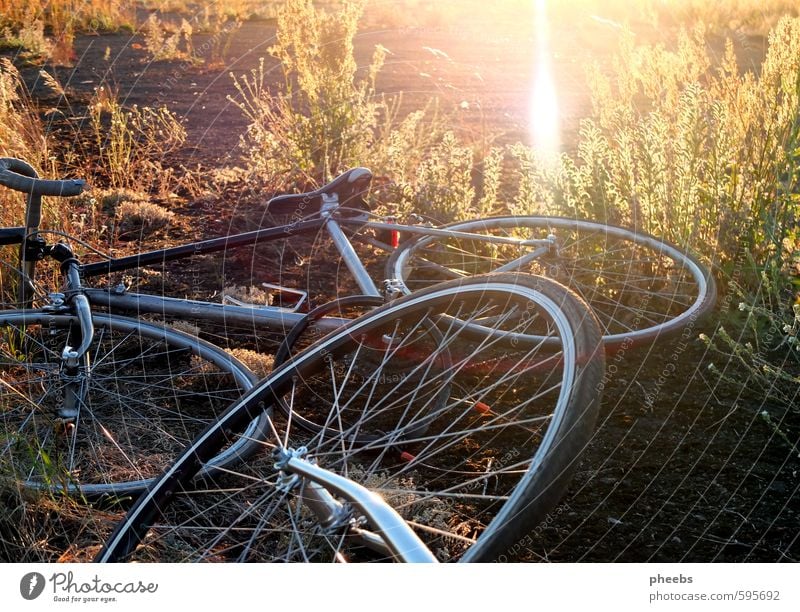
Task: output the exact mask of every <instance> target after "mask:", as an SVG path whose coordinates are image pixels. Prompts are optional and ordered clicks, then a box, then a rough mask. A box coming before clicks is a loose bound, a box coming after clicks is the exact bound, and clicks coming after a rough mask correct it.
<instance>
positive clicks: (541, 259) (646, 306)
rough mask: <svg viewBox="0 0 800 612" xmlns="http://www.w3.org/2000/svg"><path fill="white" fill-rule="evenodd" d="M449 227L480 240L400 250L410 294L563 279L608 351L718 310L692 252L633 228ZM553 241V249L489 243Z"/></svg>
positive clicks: (512, 222) (484, 222) (560, 224)
mask: <svg viewBox="0 0 800 612" xmlns="http://www.w3.org/2000/svg"><path fill="white" fill-rule="evenodd" d="M445 228H446V229H452V230H458V231H459V232H468V233H471V234H475V238H474V239H472V238H464V237H458V238H452V237H440V236H422V237H418V238H412V239H410V240H407V241H405V242H404V243H403V244H401V245H400V246H399V247H398V249H397V250H396V251H395V252H394V253H392V256H391V257H390V259H389V261H388V262H387V267H386V275H387V277H388V278H396V279H400V280H402V281H404V283H405V289H406V291H408V292H411V291H418V290H419V289H421V288H423V287H427V286H430V285H431V284H433V283H437V282H440V281H443V280H448V279H451V278H461V277H466V276H472V275H475V274H482V273H486V272H492V271H496V270H503V271H511V270H514V271H518V272H528V273H532V274H539V275H543V276H547V277H550V278H553V279H554V280H557V281H558V282H560V283H562V284H564V285H566V286H568V287H569V288H570V289H572V290H573V291H575V292H576V293H577V294H578V295H580V296H581V297H582V298H583V299H584V300H585V301H586V303H587V304H589V305H590V306H591V308H592V309H593V311H594V313H595V315H596V316H597V319H598V321H599V322H600V326H601V329H602V332H603V342H604V344H605V345H606V348H607V349H609V348H614V347H617V346H619V345H621V344H623V343H627V344H631V345H632V344H638V343H644V342H648V341H653V340H655V339H656V338H659V337H665V336H667V335H670V334H674V333H676V332H680V331H682V330H683V329H685V328H686V326H692V325H693V324H694V321H695V320H696V319H697V318H698V317H699V316H701V315H703V314H704V313H706V312H708V311H709V310H710V309H711V308H712V307H713V305H714V300H715V299H716V289H715V286H714V281H713V278H712V277H711V275H710V274H709V273H708V271H707V270H706V269H705V268H704V267H703V266H702V264H700V263H699V262H698V261H697V259H695V258H694V257H693V256H692V255H690V254H689V253H688V252H687V251H686V249H681V248H679V247H677V246H675V245H673V244H670V243H668V242H666V241H664V240H660V239H658V238H655V237H653V236H650V235H648V234H644V233H640V232H635V231H632V230H629V229H625V228H621V227H616V226H613V225H607V224H603V223H595V222H592V221H584V220H579V219H567V218H560V217H524V216H519V217H517V216H513V217H493V218H489V219H480V220H477V221H467V222H461V223H454V224H450V225H447V226H445ZM485 236H503V237H509V238H515V239H517V240H542V239H547V238H548V237H549V236H551V237H553V247H552V248H548V247H546V246H541V245H529V246H516V245H507V244H495V243H489V242H487V241H486V240H485V239H484V238H483V237H485Z"/></svg>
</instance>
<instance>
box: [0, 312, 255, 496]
mask: <svg viewBox="0 0 800 612" xmlns="http://www.w3.org/2000/svg"><path fill="white" fill-rule="evenodd" d="M93 322H94V325H95V330H96V333H95V342H94V344H93V346H92V347H91V348H90V349H89V352H88V353H87V355H88V361H89V364H90V365H89V367H88V371H87V372H86V373H85V374H84V379H83V382H82V383H81V384H82V385H84V387H83V388H84V389H85V390H84V393H85V396H84V400H83V402H82V405H81V408H80V413H79V416H78V417H77V418H76V419H75V420H74V421H73V423H72V429H73V431H72V433H68V434H67V435H66V436H65V438H64V439H62V440H58V439H56V437H57V436H59V435H61V433H62V431H61V429H60V428H61V427H62V426H67V427H68V426H69V424H68V423H67V424H66V425H65V424H64V423H61V422H59V418H58V414H57V404H58V402H59V401H60V398H59V393H60V392H61V389H63V388H64V387H65V385H66V383H65V382H64V380H63V377H61V376H60V374H59V371H58V369H59V367H60V360H59V358H58V355H57V352H58V351H59V350H60V349H62V348H63V346H58V344H57V343H58V342H61V341H62V340H63V338H64V337H67V335H68V334H69V329H70V328H71V327H72V326H77V319H76V317H74V316H72V315H69V314H54V313H50V312H43V311H35V310H31V311H18V312H4V313H0V328H2V329H4V331H5V333H6V336H5V337H6V338H8V337H9V335H10V334H17V335H19V334H21V335H22V337H24V338H26V342H29V343H30V346H31V347H32V348H30V350H29V351H28V353H27V354H23V355H21V356H15V355H13V354H12V353H10V352H9V343H8V342H5V343H4V344H3V351H2V356H3V360H2V367H3V368H4V369H5V370H6V371H7V372H13V373H14V374H15V375H17V376H19V377H20V378H19V379H18V380H17V395H20V396H22V395H23V394H27V393H31V395H33V393H34V392H37V393H38V397H37V399H36V401H34V402H33V403H31V402H29V401H24V398H23V397H21V398H20V401H18V402H16V403H11V404H9V403H8V402H6V403H5V408H6V409H5V410H4V414H3V432H2V433H3V438H4V440H5V442H4V443H3V444H0V451H2V453H0V457H2V458H3V459H4V460H8V462H9V463H10V464H12V465H13V466H14V470H13V473H15V474H16V482H17V483H18V484H19V485H21V486H23V487H25V488H30V489H40V490H50V491H54V492H56V491H57V492H61V493H67V494H78V495H84V496H88V497H93V496H97V495H131V494H134V493H139V492H141V491H142V490H143V489H145V488H146V487H147V486H148V485H150V484H151V483H152V482H153V480H154V479H155V478H156V476H157V475H158V474H159V473H160V472H161V471H162V470H163V468H165V467H166V466H167V465H168V464H169V462H171V461H172V459H174V457H175V456H177V454H178V452H179V451H180V450H181V448H182V444H181V436H182V437H183V439H185V442H186V443H188V442H189V441H190V440H191V437H194V435H196V434H193V433H192V432H193V431H194V430H195V429H197V424H196V423H193V420H194V419H195V414H194V413H193V412H192V411H191V408H192V407H198V406H203V405H204V404H209V406H210V405H211V404H212V403H213V404H214V405H216V406H217V407H218V408H217V409H218V410H220V411H221V410H222V409H223V407H224V406H226V404H227V403H228V401H227V399H226V396H227V395H228V394H233V395H234V397H231V398H230V399H231V401H232V400H233V399H235V397H238V396H240V395H241V394H242V393H244V392H246V391H247V390H249V389H250V388H252V386H253V383H254V380H255V377H254V376H253V374H252V373H250V371H249V370H247V368H245V367H244V366H243V365H242V364H241V363H239V362H238V361H237V360H236V359H234V358H233V357H232V356H230V355H229V354H227V353H225V352H224V351H222V350H221V349H218V348H217V347H214V346H213V345H210V344H208V343H206V342H204V341H202V340H200V339H199V338H196V337H193V336H190V335H188V334H184V333H182V332H179V331H177V330H173V329H169V328H166V327H162V326H159V325H155V324H150V323H144V322H141V321H137V320H133V319H127V318H125V317H118V316H115V315H102V314H96V315H93ZM47 335H54V336H56V340H55V341H54V342H55V344H54V345H53V346H50V345H49V344H48V345H47V346H46V342H48V340H46V337H47ZM45 347H46V348H45ZM187 360H188V361H187ZM220 377H223V378H225V382H224V383H223V382H219V381H218V380H217V379H219V378H220ZM179 384H180V385H183V386H182V387H180V388H179V387H178V385H179ZM20 390H21V391H20ZM2 393H3V395H4V396H6V397H8V395H9V393H10V392H9V387H8V386H5V387H4V389H3V391H2ZM34 404H35V405H34ZM184 408H185V412H186V414H183V412H182V411H184ZM203 409H204V410H205V409H206V407H204V406H203ZM159 414H162V415H163V418H165V419H167V420H166V421H165V423H169V420H170V418H171V419H172V421H173V423H174V424H175V425H176V429H175V430H174V431H168V430H167V429H165V430H164V431H163V435H162V434H161V432H160V431H159V430H158V422H157V421H156V420H154V421H152V422H146V421H145V420H144V419H145V417H146V416H148V415H151V416H154V417H156V419H157V418H158V415H159ZM128 415H130V416H128ZM203 426H204V425H203ZM30 427H33V428H35V429H33V430H31V429H29V428H30ZM263 427H264V422H263V420H254V422H253V423H251V424H249V425H248V427H247V428H246V432H247V435H248V437H249V438H252V440H256V439H258V438H259V437H262V436H263ZM148 430H149V431H148ZM198 431H199V429H198ZM148 436H149V437H148ZM159 436H160V438H159ZM189 436H191V437H189ZM172 438H174V439H172ZM168 439H172V441H171V442H169V443H166V444H165V440H168ZM148 441H152V442H154V443H155V444H154V446H153V447H152V448H150V447H149V445H148ZM20 445H22V447H21V446H20ZM37 445H40V449H38V450H37ZM255 447H256V444H255V442H252V443H250V442H248V441H247V438H243V439H242V440H241V441H240V442H238V443H237V444H234V445H231V446H230V447H228V448H225V449H221V453H220V454H219V455H218V456H215V457H213V458H211V460H210V461H209V462H208V464H207V465H206V466H205V467H204V471H205V472H211V471H213V470H216V469H219V468H220V467H222V466H225V465H228V464H230V463H234V462H236V461H239V460H241V459H242V458H244V457H245V456H247V454H248V453H249V452H252V450H254V449H255ZM26 448H27V449H33V450H34V451H35V452H36V453H37V455H36V456H35V457H30V458H29V459H28V460H26V461H23V462H22V464H20V463H18V462H17V461H18V459H19V457H20V454H19V453H20V449H22V450H25V449H26ZM112 456H116V460H112V459H111V457H112ZM15 462H16V463H15ZM41 462H44V463H45V465H44V466H42V465H40V463H41ZM90 463H92V464H93V465H92V466H91V468H90V467H89V464H90ZM143 474H144V475H143Z"/></svg>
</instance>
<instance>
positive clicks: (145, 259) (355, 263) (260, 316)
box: [79, 197, 553, 331]
mask: <svg viewBox="0 0 800 612" xmlns="http://www.w3.org/2000/svg"><path fill="white" fill-rule="evenodd" d="M338 206H339V204H338V201H337V200H336V198H335V197H332V198H330V199H329V200H328V201H326V203H325V206H324V207H323V209H322V211H321V214H320V215H319V217H318V218H314V219H310V220H302V221H295V222H293V223H290V224H286V225H281V226H276V227H269V228H264V229H259V230H255V231H251V232H246V233H241V234H236V235H233V236H225V237H221V238H213V239H209V240H204V241H200V242H194V243H189V244H185V245H181V246H178V247H172V248H168V249H160V250H155V251H149V252H146V253H140V254H137V255H131V256H128V257H122V258H118V259H111V260H109V261H105V262H98V263H91V264H83V265H81V266H80V267H79V271H80V273H81V276H82V277H84V278H90V277H96V276H101V275H104V274H107V273H110V272H118V271H122V270H129V269H134V268H139V267H142V266H147V265H153V264H160V263H164V262H167V261H175V260H180V259H185V258H188V257H192V256H196V255H203V254H208V253H215V252H220V251H225V250H228V249H233V248H239V247H244V246H250V245H253V244H255V243H257V242H265V241H273V240H283V239H286V238H290V237H292V236H296V235H300V234H309V233H316V232H318V231H320V230H324V231H326V232H327V233H328V235H329V236H330V237H331V239H332V240H333V244H334V247H335V248H336V250H337V252H338V253H339V255H340V256H341V257H342V259H343V261H344V263H345V265H346V266H347V268H348V270H349V271H350V273H351V274H352V276H353V278H354V279H355V281H356V283H357V284H358V286H359V289H360V290H361V291H362V292H363V294H364V295H370V296H374V297H386V296H385V293H384V292H383V291H381V290H380V289H379V287H378V285H377V284H376V283H375V282H374V281H373V280H372V278H371V277H370V275H369V273H368V272H367V269H366V267H365V266H364V264H363V262H362V261H361V259H360V258H359V256H358V254H357V253H356V251H355V249H354V248H353V245H352V243H351V242H350V240H349V239H348V237H347V236H346V234H345V233H344V231H343V230H342V225H348V226H354V227H358V228H361V229H363V228H368V229H384V230H391V231H399V232H407V233H411V234H419V235H424V236H449V237H454V238H459V237H462V238H471V239H474V238H475V235H474V234H470V233H466V232H457V231H452V230H444V229H436V228H430V227H422V226H414V225H400V224H396V223H382V222H375V221H370V220H367V219H365V218H364V217H363V216H361V217H356V218H349V217H343V218H337V217H336V215H335V213H336V211H337V209H338ZM481 240H482V241H485V242H492V243H497V244H510V245H515V246H518V247H524V246H536V247H539V248H537V249H535V250H533V251H531V252H530V253H527V254H526V255H524V256H523V257H521V258H520V259H518V260H517V263H516V266H520V265H522V262H524V261H528V260H530V258H532V257H538V256H540V255H542V254H543V253H544V252H546V251H547V250H549V249H550V248H551V247H552V245H553V241H552V240H551V239H537V240H516V239H513V238H506V237H502V236H482V237H481ZM384 246H385V248H387V249H389V248H391V247H389V245H384ZM512 263H514V262H512ZM504 268H505V269H512V268H513V266H511V265H510V264H509V265H506V266H504ZM503 271H505V270H503ZM385 282H386V281H385ZM390 282H400V281H398V280H396V279H391V281H390ZM82 291H83V293H84V294H85V295H86V296H87V298H88V299H89V302H90V303H91V304H93V305H95V306H102V307H105V308H108V309H110V310H112V311H125V310H127V311H134V312H137V313H148V314H161V315H170V316H176V317H187V318H197V319H202V320H208V321H213V322H217V323H225V324H234V325H265V326H267V327H270V328H273V329H278V330H285V329H288V328H291V327H292V326H293V325H294V324H296V323H297V322H299V321H300V320H301V319H302V318H303V316H304V314H303V313H299V312H294V311H293V310H291V309H287V308H282V307H277V306H252V307H250V306H241V305H236V304H219V303H214V302H206V301H200V300H190V299H180V298H170V297H164V296H154V295H148V294H140V293H134V292H129V291H127V290H125V288H124V287H121V288H117V289H111V290H107V289H93V288H83V289H82ZM343 323H344V320H343V319H339V318H336V317H324V318H323V319H322V320H320V321H319V325H320V329H321V330H322V331H331V330H332V329H335V328H336V327H339V326H340V325H342V324H343Z"/></svg>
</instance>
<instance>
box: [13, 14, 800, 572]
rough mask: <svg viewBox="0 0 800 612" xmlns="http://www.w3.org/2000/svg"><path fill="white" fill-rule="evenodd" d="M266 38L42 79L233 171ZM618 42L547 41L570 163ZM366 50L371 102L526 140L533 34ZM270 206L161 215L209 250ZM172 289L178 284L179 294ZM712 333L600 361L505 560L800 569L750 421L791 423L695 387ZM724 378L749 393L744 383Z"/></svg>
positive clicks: (34, 78)
mask: <svg viewBox="0 0 800 612" xmlns="http://www.w3.org/2000/svg"><path fill="white" fill-rule="evenodd" d="M651 34H652V33H651ZM274 35H275V24H274V23H272V22H265V21H253V22H247V23H245V24H244V25H243V27H242V28H241V30H239V32H238V33H237V34H236V35H235V37H234V38H233V40H232V42H231V46H230V49H229V51H228V54H227V58H226V61H225V65H224V66H221V67H215V68H208V67H206V66H197V65H193V64H190V63H182V62H154V63H151V62H148V60H147V56H146V53H145V51H144V50H143V48H142V47H141V45H142V41H141V40H140V39H139V38H138V37H135V36H131V35H128V34H112V35H103V36H80V37H78V38H77V40H76V53H77V61H76V63H75V65H74V67H70V68H56V69H55V71H56V73H57V75H58V78H59V80H60V81H61V83H62V84H63V85H65V87H67V88H68V90H70V91H71V92H73V94H74V96H75V99H78V100H79V99H80V97H81V96H88V94H89V93H90V92H91V91H92V90H93V88H95V87H98V86H100V85H108V84H109V83H111V84H113V86H114V87H115V88H117V90H118V92H119V96H120V99H121V100H123V101H124V102H125V103H126V104H128V105H131V104H138V105H140V106H144V105H155V104H157V103H162V104H166V105H167V106H168V107H169V108H170V109H172V110H173V111H175V112H176V113H177V114H178V115H179V116H180V117H181V118H182V119H183V120H184V123H185V126H186V129H187V131H188V145H187V147H186V148H185V149H184V150H182V151H181V152H180V153H179V155H178V156H176V158H175V159H174V160H171V163H172V164H173V165H176V166H177V165H179V164H183V165H185V166H187V167H194V166H196V165H197V164H200V165H201V167H202V168H222V167H224V166H231V165H237V164H239V165H241V163H242V152H241V150H240V149H239V148H238V142H239V136H240V135H241V134H242V133H243V132H244V130H245V128H246V121H245V119H244V117H243V116H242V115H241V113H240V112H239V110H238V109H237V108H236V107H235V105H234V104H233V103H232V102H231V101H230V100H229V99H228V96H230V95H234V94H235V90H234V88H233V86H232V81H231V78H230V76H229V72H234V73H237V74H238V73H243V72H245V71H247V70H249V69H251V68H253V67H255V66H256V65H257V62H258V59H259V58H260V57H265V56H267V52H266V50H267V48H268V47H269V45H270V44H271V42H272V41H273V40H274ZM617 35H618V32H617V31H616V29H615V28H614V27H613V25H608V24H603V23H600V22H596V21H591V20H587V21H585V22H580V23H573V24H565V25H562V26H561V27H560V29H559V30H558V31H555V32H552V33H551V40H552V42H553V51H552V59H553V61H554V70H553V74H554V76H555V80H556V87H557V90H558V92H559V97H560V104H561V115H562V119H563V130H564V137H563V140H564V142H565V143H566V146H567V148H568V149H569V148H570V147H571V146H574V143H575V140H576V132H577V128H578V122H579V119H580V118H581V117H584V116H587V115H588V114H590V112H591V108H590V106H589V98H588V93H587V90H586V86H585V83H584V72H583V69H584V66H585V65H586V63H587V62H589V61H592V60H597V61H600V62H601V63H603V62H606V63H607V62H608V61H609V59H610V56H609V53H610V51H609V50H610V46H609V43H610V42H611V41H613V40H614V38H615V37H616V36H617ZM207 38H208V37H206V36H204V35H198V36H196V39H195V48H196V49H197V50H198V52H199V53H201V54H202V53H203V50H204V49H206V48H207V47H206V45H205V43H206V42H207ZM376 44H381V45H383V46H384V47H386V48H387V49H388V50H389V52H390V54H389V55H388V58H387V64H386V67H385V68H384V70H383V72H382V73H381V75H380V80H379V86H380V89H381V90H382V91H385V92H387V93H399V92H402V94H403V104H404V105H405V107H406V108H408V109H409V110H410V109H413V108H420V107H422V106H423V105H424V104H425V103H426V102H427V101H428V100H429V99H430V98H431V97H433V96H436V97H438V98H439V99H440V100H441V107H442V108H443V109H446V110H452V111H453V112H454V113H455V115H454V116H455V123H456V126H457V127H458V128H459V129H461V130H464V131H465V132H469V133H471V134H472V135H473V136H474V137H477V138H484V139H486V140H487V141H496V142H512V141H516V140H521V141H527V140H528V138H529V136H528V133H527V126H528V124H529V119H528V113H529V110H528V108H529V103H530V97H531V87H532V86H531V83H532V76H533V69H534V58H533V56H534V53H533V48H534V41H533V38H532V29H531V28H513V27H508V24H504V23H499V24H495V25H494V26H492V27H480V26H479V25H476V24H473V25H460V26H442V27H418V28H380V27H378V26H374V27H372V28H371V29H368V30H366V31H363V32H362V33H361V34H359V36H358V37H357V40H356V55H357V58H358V61H359V65H360V66H367V65H368V62H369V58H370V57H371V55H372V51H373V48H374V46H375V45H376ZM763 50H764V41H763V39H759V38H757V37H754V38H752V39H750V40H749V46H748V47H747V49H746V50H745V52H744V53H745V55H744V56H743V59H745V60H746V61H750V62H757V60H758V58H759V57H760V55H763ZM106 58H108V59H106ZM267 66H269V67H270V68H272V69H273V71H272V73H271V74H273V75H274V76H275V82H276V84H277V83H278V81H279V79H280V75H279V71H278V70H277V66H276V65H275V61H274V60H272V59H269V58H268V59H267ZM50 69H51V68H48V70H50ZM38 71H39V67H36V66H29V67H26V68H24V74H25V76H26V79H27V81H28V82H29V84H30V85H31V87H32V88H33V92H34V96H38V97H40V98H41V99H42V100H43V105H44V106H46V105H47V104H48V101H52V97H51V95H50V94H49V93H48V92H47V91H46V90H45V88H44V86H43V84H42V82H41V79H40V78H39V76H38ZM462 103H463V104H462ZM76 114H79V109H78V110H76ZM73 120H76V119H75V118H74V117H73ZM364 165H367V166H368V165H369V160H365V161H364ZM271 195H272V194H257V197H253V196H252V194H244V195H242V194H239V196H236V195H235V194H234V195H232V196H231V197H232V199H231V200H228V201H226V202H220V201H209V200H191V199H190V200H188V201H185V200H184V201H180V202H177V203H175V204H174V209H175V211H176V212H177V213H178V214H180V215H182V216H183V218H184V223H183V225H182V230H181V232H180V234H183V235H191V236H195V237H198V238H199V237H212V236H217V235H221V234H223V233H225V232H226V231H227V230H228V229H229V227H230V224H231V219H233V218H234V217H238V216H240V215H239V213H240V212H241V210H240V209H246V210H249V211H250V212H253V211H255V212H256V213H257V212H258V205H257V202H258V201H259V200H262V198H263V200H262V201H266V199H267V198H268V197H270V196H271ZM237 197H241V199H240V200H239V199H237ZM256 217H257V214H256ZM162 238H163V237H162ZM312 250H313V249H312ZM284 255H285V254H284ZM242 257H243V259H242V260H241V261H238V260H236V259H231V260H230V261H229V266H228V267H229V268H234V267H236V266H234V265H233V264H234V263H235V264H236V265H237V266H239V267H241V268H243V269H245V270H246V273H247V275H248V276H249V277H250V278H258V280H259V281H260V280H266V281H271V282H275V281H279V282H286V277H287V275H298V277H299V276H300V275H305V276H304V281H305V282H308V279H309V276H308V275H307V271H308V270H307V268H304V267H303V261H302V260H303V256H302V254H300V252H299V251H297V252H295V253H294V255H293V257H294V259H292V260H291V261H290V260H288V259H287V258H286V257H285V256H282V257H281V259H282V261H284V262H285V263H286V264H287V268H286V269H283V270H274V269H272V271H271V272H270V264H271V263H272V262H274V261H276V259H278V254H277V253H273V254H271V255H268V256H265V257H262V258H259V259H258V260H256V259H255V257H254V255H253V253H246V254H245V255H244V256H242ZM330 265H331V268H330V271H331V274H330V275H329V276H330V277H331V278H334V279H337V278H338V272H337V270H338V267H337V266H335V265H334V264H330ZM293 266H294V267H293ZM185 285H186V286H187V287H188V286H189V285H191V283H190V281H188V280H187V281H186V282H185ZM310 288H311V289H312V291H313V290H315V289H318V290H320V291H325V290H324V289H322V288H317V287H310ZM339 290H342V289H341V287H335V288H334V291H339ZM713 327H714V321H713V317H712V320H708V321H706V322H704V323H703V324H702V325H700V326H698V327H697V328H695V329H692V330H689V335H688V336H687V337H689V338H690V341H689V342H688V345H686V344H681V343H680V342H679V341H673V342H671V343H670V342H661V343H659V344H658V345H657V346H655V347H651V348H641V349H630V350H628V351H627V352H626V353H624V354H619V355H617V354H613V355H609V359H608V363H609V366H612V367H610V368H609V374H608V380H607V384H606V388H605V395H604V403H603V408H602V413H601V418H600V421H599V423H598V427H597V431H596V434H595V436H594V439H593V441H592V444H591V446H590V448H589V449H588V450H587V452H586V454H585V457H584V459H583V462H582V466H581V469H580V471H579V473H578V476H577V477H576V479H575V481H574V483H573V486H572V487H571V489H570V492H569V494H568V496H567V497H566V498H565V499H564V500H563V502H562V504H561V505H560V506H559V507H557V508H556V509H555V510H554V511H553V512H552V513H551V516H550V517H549V518H548V520H547V521H545V523H543V524H542V525H540V526H539V527H538V528H537V529H536V530H535V531H534V532H533V533H531V534H530V535H528V536H525V537H522V538H521V539H520V542H519V544H518V546H516V547H515V549H514V550H510V551H509V555H508V556H509V559H513V558H522V559H528V560H547V561H562V562H564V561H567V562H576V561H660V562H665V561H670V562H671V561H676V562H677V561H692V562H711V561H770V562H771V561H798V560H800V542H798V533H799V532H800V530H799V529H798V524H800V516H798V513H799V512H800V497H799V496H798V483H800V478H799V477H798V470H800V458H799V457H798V452H797V449H796V448H795V449H791V448H790V446H789V445H788V444H787V443H786V442H785V441H784V439H783V438H782V437H781V436H779V435H777V434H776V433H775V431H774V429H773V428H771V427H770V426H769V425H768V424H767V423H766V422H765V420H764V419H763V418H761V417H760V416H759V413H760V412H761V411H762V410H768V411H770V412H771V414H772V418H773V420H774V421H775V422H776V423H781V428H782V430H783V431H784V433H786V434H787V435H788V437H789V439H790V440H792V441H796V440H797V439H798V431H800V430H799V429H798V418H797V417H798V415H797V411H796V409H795V410H794V411H792V412H791V413H789V414H784V413H782V412H781V411H779V410H778V409H777V408H776V407H774V406H769V405H765V404H764V400H763V396H759V395H758V394H757V393H752V394H751V395H750V396H744V395H740V394H739V393H737V392H736V391H735V390H733V389H728V388H725V387H724V386H721V385H718V384H717V383H716V382H715V380H714V379H713V378H712V377H710V376H709V375H708V374H707V369H706V368H707V364H708V363H709V357H708V356H707V355H706V354H705V350H704V347H703V346H702V344H700V343H699V342H698V341H697V340H696V337H697V334H698V333H699V332H700V331H707V332H708V331H710V330H712V329H713ZM676 353H677V358H675V359H673V357H672V356H673V355H674V354H676ZM667 364H674V368H672V367H669V368H668V367H666V365H667ZM723 365H724V364H723ZM736 376H739V377H740V378H741V379H742V380H743V382H745V383H746V382H747V381H746V375H745V374H744V373H741V372H738V373H737V374H736Z"/></svg>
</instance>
